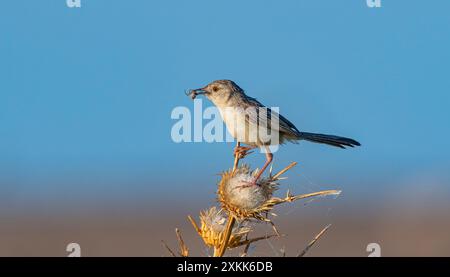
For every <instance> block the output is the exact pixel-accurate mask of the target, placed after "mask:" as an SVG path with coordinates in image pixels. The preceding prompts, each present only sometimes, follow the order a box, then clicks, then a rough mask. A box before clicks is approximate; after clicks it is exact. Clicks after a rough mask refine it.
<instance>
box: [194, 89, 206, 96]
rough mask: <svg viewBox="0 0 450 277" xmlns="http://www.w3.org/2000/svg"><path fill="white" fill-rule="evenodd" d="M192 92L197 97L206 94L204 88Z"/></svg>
mask: <svg viewBox="0 0 450 277" xmlns="http://www.w3.org/2000/svg"><path fill="white" fill-rule="evenodd" d="M192 92H193V93H195V94H197V95H201V94H206V90H205V88H198V89H194V90H192Z"/></svg>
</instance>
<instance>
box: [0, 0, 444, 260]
mask: <svg viewBox="0 0 450 277" xmlns="http://www.w3.org/2000/svg"><path fill="white" fill-rule="evenodd" d="M81 4H82V6H81V8H68V7H67V5H66V1H65V0H54V1H44V0H41V1H26V0H14V1H12V0H9V1H2V3H1V8H0V76H1V77H0V255H1V256H66V255H67V254H68V252H66V245H67V244H68V243H70V242H76V243H79V244H80V246H81V255H82V256H167V255H168V253H167V252H166V251H165V249H164V248H163V247H162V245H161V240H164V241H166V242H167V244H168V245H169V246H171V247H172V248H176V237H175V233H174V229H175V228H176V227H178V228H180V229H181V231H182V232H183V235H184V237H185V240H186V242H187V244H188V246H189V247H190V249H191V251H192V254H193V255H202V256H204V255H207V254H208V251H207V249H205V247H204V246H202V244H201V241H200V239H199V238H198V237H197V236H196V234H195V233H194V230H193V228H192V226H190V223H189V222H188V221H187V218H186V216H187V215H192V216H194V217H195V218H197V216H198V213H199V211H200V210H204V209H207V208H208V207H210V206H212V205H215V204H216V203H215V189H216V183H217V181H218V179H219V176H218V174H219V173H220V172H221V171H224V170H226V169H228V168H229V167H231V166H232V161H233V157H232V149H233V147H234V143H206V142H202V143H175V142H173V140H172V139H171V129H172V126H173V125H174V124H175V122H177V120H173V119H171V112H172V110H173V109H174V108H175V107H178V106H185V107H188V108H189V109H190V110H191V111H192V110H193V102H192V101H191V100H190V99H189V98H188V97H186V96H185V95H184V91H185V90H186V89H189V88H198V87H201V86H204V85H206V84H207V83H209V82H210V81H212V80H215V79H232V80H234V81H235V82H237V83H238V84H239V85H240V86H241V87H242V88H243V89H244V90H246V92H247V93H248V94H249V95H251V96H253V97H256V98H258V100H260V101H261V102H262V103H264V104H265V105H267V106H272V107H273V106H278V107H280V112H281V113H282V114H283V115H285V116H286V117H287V118H289V119H290V120H291V121H292V122H293V123H294V124H295V125H296V126H297V127H298V128H299V129H300V130H302V131H309V132H322V133H329V134H337V135H343V136H348V137H351V138H355V139H357V140H358V141H360V142H361V143H362V147H359V148H356V149H349V150H341V149H335V148H331V147H326V146H323V145H317V144H311V143H306V142H302V143H300V144H299V145H293V144H289V145H285V146H283V147H282V148H281V149H280V150H279V151H278V152H277V153H276V155H275V162H274V170H275V171H277V170H280V169H281V168H283V167H284V166H286V165H287V164H289V163H290V162H291V161H297V162H298V163H299V165H298V166H297V167H295V168H294V169H293V170H291V171H290V172H289V173H288V174H287V176H288V177H289V179H287V180H285V181H283V183H282V186H281V189H280V194H284V193H285V191H286V190H287V189H288V188H289V189H290V190H291V191H292V192H293V193H306V192H312V191H317V190H322V189H341V190H342V191H343V192H342V195H341V196H340V197H338V198H336V199H333V198H327V199H318V200H316V201H313V202H297V203H293V204H289V205H287V206H283V207H281V208H279V209H278V210H277V214H278V215H279V216H278V217H277V218H276V219H275V224H276V225H277V226H278V229H279V230H280V232H282V233H284V234H287V236H286V237H283V238H281V239H272V240H270V241H266V242H261V243H259V244H255V247H252V249H250V255H254V256H276V255H281V253H282V251H285V253H286V254H287V255H288V256H289V255H296V254H297V253H298V252H299V251H300V250H302V249H303V248H304V247H305V246H306V245H307V243H308V242H309V241H310V240H311V239H312V238H313V237H314V235H315V234H317V233H318V232H319V231H320V230H321V229H322V228H323V227H324V226H326V225H327V224H329V223H332V224H333V225H332V227H331V229H329V231H328V232H327V233H326V234H325V235H324V236H323V237H322V239H321V240H320V241H319V242H318V243H317V244H316V245H315V246H314V247H313V248H312V249H311V250H310V252H309V253H308V255H309V256H367V255H369V253H368V252H367V251H366V247H367V245H368V244H369V243H372V242H374V243H378V244H379V245H380V247H381V255H382V256H449V255H450V237H449V233H450V216H449V208H450V202H449V200H450V186H449V185H450V172H449V168H450V147H449V139H448V137H449V135H450V125H449V123H448V120H449V118H450V111H449V109H448V107H449V104H450V94H449V88H450V78H448V74H449V71H450V51H449V49H450V28H449V25H450V16H449V13H448V11H449V9H450V2H449V1H446V0H435V1H418V0H416V1H414V0H396V1H382V7H381V8H368V6H367V4H366V1H365V0H355V1H332V0H320V1H318V0H314V1H313V0H308V1H306V0H304V1H297V0H291V1H282V2H280V1H278V2H276V1H256V0H253V1H237V0H233V1H227V2H219V1H206V0H204V1H197V0H195V1H145V0H133V1H118V0H116V1H107V0H95V1H94V0H81ZM208 106H211V104H210V103H209V102H208V101H206V100H205V101H203V107H204V108H206V107H208ZM204 122H205V123H206V122H209V120H205V121H204ZM246 162H248V163H250V164H251V165H252V167H260V166H261V165H262V164H263V162H264V155H262V154H253V155H251V156H250V157H249V158H247V159H246ZM258 232H260V233H270V232H271V228H270V227H269V226H265V225H263V226H259V227H258Z"/></svg>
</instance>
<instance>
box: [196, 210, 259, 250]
mask: <svg viewBox="0 0 450 277" xmlns="http://www.w3.org/2000/svg"><path fill="white" fill-rule="evenodd" d="M190 220H191V222H192V224H193V225H194V227H195V229H196V230H197V232H198V234H199V235H200V236H201V237H202V239H203V241H204V242H205V244H206V245H208V246H212V247H214V248H218V247H220V245H221V244H222V243H223V240H224V237H223V236H224V231H225V229H226V221H227V214H226V213H225V211H224V210H222V209H217V208H216V207H211V208H210V209H209V210H206V211H203V212H200V223H201V225H200V227H198V226H197V224H195V222H194V221H193V220H192V219H191V218H190ZM251 231H252V229H251V228H250V227H249V226H248V225H246V224H245V223H242V222H238V224H236V225H235V226H234V227H233V229H232V231H231V236H230V240H229V242H228V248H235V247H238V246H241V245H242V244H243V242H244V241H245V240H246V237H247V235H248V233H250V232H251Z"/></svg>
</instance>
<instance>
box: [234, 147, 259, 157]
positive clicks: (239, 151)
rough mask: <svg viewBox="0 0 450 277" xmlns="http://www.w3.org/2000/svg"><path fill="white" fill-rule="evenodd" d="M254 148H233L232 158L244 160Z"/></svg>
mask: <svg viewBox="0 0 450 277" xmlns="http://www.w3.org/2000/svg"><path fill="white" fill-rule="evenodd" d="M253 148H254V147H245V146H236V147H235V148H234V156H235V157H238V158H239V159H243V158H245V157H246V156H247V155H248V154H251V153H253V151H250V150H252V149H253Z"/></svg>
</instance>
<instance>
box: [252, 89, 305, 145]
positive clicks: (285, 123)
mask: <svg viewBox="0 0 450 277" xmlns="http://www.w3.org/2000/svg"><path fill="white" fill-rule="evenodd" d="M245 100H246V102H247V103H246V104H247V106H248V107H255V108H256V109H247V111H248V114H249V116H248V117H246V120H247V121H249V123H251V124H255V125H257V126H268V127H270V129H271V130H274V131H279V132H280V133H285V134H287V135H289V136H293V137H299V136H300V131H299V130H298V129H297V127H295V125H294V124H292V122H290V121H289V120H288V119H287V118H285V117H284V116H282V115H281V114H279V113H277V112H275V111H272V110H271V109H270V108H267V107H265V106H264V105H263V104H261V103H260V102H259V101H258V100H256V99H255V98H252V97H249V96H246V99H245ZM259 108H263V109H259ZM272 116H277V117H278V121H279V124H278V125H279V126H271V119H272Z"/></svg>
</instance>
